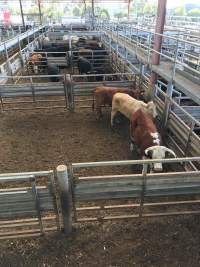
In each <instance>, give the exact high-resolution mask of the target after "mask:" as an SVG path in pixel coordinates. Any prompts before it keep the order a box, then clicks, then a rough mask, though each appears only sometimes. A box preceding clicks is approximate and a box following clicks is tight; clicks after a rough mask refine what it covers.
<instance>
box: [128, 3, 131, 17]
mask: <svg viewBox="0 0 200 267" xmlns="http://www.w3.org/2000/svg"><path fill="white" fill-rule="evenodd" d="M131 1H132V0H128V20H129V19H130V6H131Z"/></svg>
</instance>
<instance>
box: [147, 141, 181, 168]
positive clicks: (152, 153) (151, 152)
mask: <svg viewBox="0 0 200 267" xmlns="http://www.w3.org/2000/svg"><path fill="white" fill-rule="evenodd" d="M167 153H169V154H171V155H173V156H174V157H175V158H176V154H175V153H174V151H173V150H171V149H169V148H167V147H165V146H151V147H149V148H147V149H145V155H146V156H148V157H150V158H152V159H164V158H165V157H166V154H167ZM153 166H154V170H155V171H162V163H159V162H158V163H154V164H153Z"/></svg>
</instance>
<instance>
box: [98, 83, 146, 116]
mask: <svg viewBox="0 0 200 267" xmlns="http://www.w3.org/2000/svg"><path fill="white" fill-rule="evenodd" d="M119 92H120V93H124V94H128V95H130V96H132V97H135V98H136V99H139V98H140V97H141V96H142V93H141V92H140V91H139V90H131V89H125V88H119V87H104V86H102V87H97V88H96V89H95V90H94V94H93V110H94V102H95V103H96V105H95V107H96V115H97V119H100V118H101V117H102V115H103V114H102V111H101V107H102V106H105V105H108V106H110V107H111V105H112V99H113V96H114V94H116V93H119Z"/></svg>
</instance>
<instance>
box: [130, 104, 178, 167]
mask: <svg viewBox="0 0 200 267" xmlns="http://www.w3.org/2000/svg"><path fill="white" fill-rule="evenodd" d="M130 126H131V127H130V135H131V142H132V143H131V147H130V149H131V150H133V143H134V144H135V145H136V146H137V147H138V148H139V150H140V154H141V156H142V157H145V156H146V157H150V158H151V159H164V158H165V156H166V153H169V154H172V155H173V156H174V157H176V155H175V153H174V152H173V151H172V150H171V149H169V148H167V147H165V146H161V138H160V135H159V133H158V130H157V128H156V126H155V124H154V122H153V120H152V117H151V116H150V115H149V114H147V113H145V112H144V111H142V109H138V110H137V111H136V112H134V113H133V114H132V117H131V123H130ZM153 166H154V170H155V171H162V164H161V163H159V162H158V163H154V164H153Z"/></svg>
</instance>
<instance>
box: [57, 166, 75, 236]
mask: <svg viewBox="0 0 200 267" xmlns="http://www.w3.org/2000/svg"><path fill="white" fill-rule="evenodd" d="M56 171H57V179H58V187H59V192H60V201H61V208H62V216H63V225H64V232H65V234H66V235H69V234H70V233H71V232H72V195H71V188H70V182H69V177H68V172H67V166H65V165H59V166H58V167H57V169H56Z"/></svg>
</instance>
